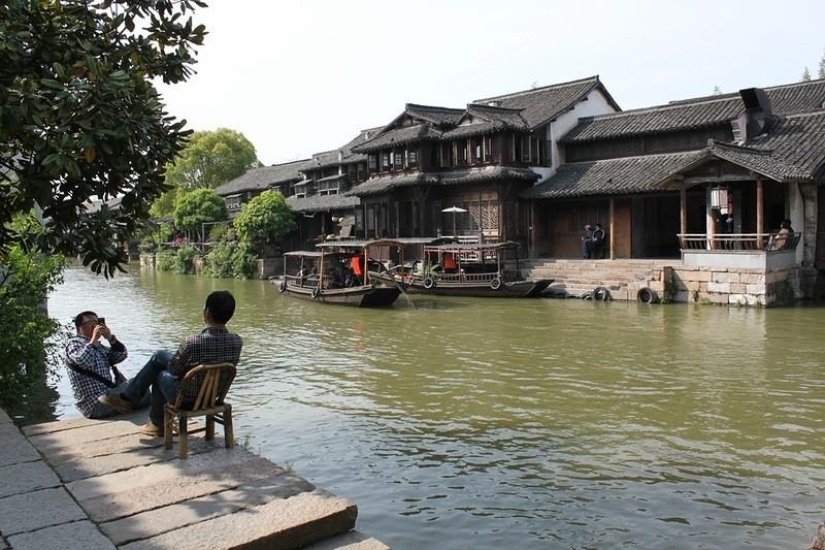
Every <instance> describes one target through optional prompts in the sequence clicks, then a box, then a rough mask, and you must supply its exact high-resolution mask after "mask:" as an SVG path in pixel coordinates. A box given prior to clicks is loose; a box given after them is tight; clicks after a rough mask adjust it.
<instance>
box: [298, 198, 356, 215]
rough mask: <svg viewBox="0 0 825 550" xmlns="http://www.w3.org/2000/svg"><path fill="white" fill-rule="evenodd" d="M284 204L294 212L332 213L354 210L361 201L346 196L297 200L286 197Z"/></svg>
mask: <svg viewBox="0 0 825 550" xmlns="http://www.w3.org/2000/svg"><path fill="white" fill-rule="evenodd" d="M286 203H287V204H288V205H289V207H290V208H292V210H294V211H295V212H332V211H337V210H347V209H351V208H355V207H356V206H358V205H359V204H361V199H359V198H358V197H354V196H348V195H324V196H318V195H315V196H312V197H304V198H300V199H299V198H297V197H295V196H292V197H287V199H286Z"/></svg>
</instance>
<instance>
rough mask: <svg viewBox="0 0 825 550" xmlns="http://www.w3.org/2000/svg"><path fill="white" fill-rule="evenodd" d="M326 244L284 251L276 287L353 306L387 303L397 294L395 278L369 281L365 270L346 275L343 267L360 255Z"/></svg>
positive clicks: (296, 293)
mask: <svg viewBox="0 0 825 550" xmlns="http://www.w3.org/2000/svg"><path fill="white" fill-rule="evenodd" d="M326 245H327V243H322V244H320V245H318V246H320V247H321V250H317V251H297V252H287V253H286V254H284V277H283V279H281V280H280V281H279V282H278V285H279V286H278V289H279V290H280V291H281V292H282V293H284V294H287V295H288V296H293V297H295V298H303V299H305V300H311V301H315V302H320V303H322V304H339V305H346V306H355V307H385V306H390V305H392V304H393V302H395V300H396V299H397V298H398V296H399V295H400V294H401V291H402V289H401V287H399V285H397V284H395V281H391V282H389V283H388V282H387V281H382V280H371V279H370V278H369V272H368V270H366V269H364V270H362V275H361V277H357V276H354V274H352V273H351V272H350V273H349V274H348V275H347V273H346V271H347V266H348V265H349V264H350V263H351V262H352V259H353V258H356V259H358V258H359V257H360V256H361V254H359V253H354V252H351V251H346V250H343V249H338V248H340V247H335V246H326ZM364 250H365V252H364V258H365V259H366V258H367V257H368V255H367V253H366V250H367V249H364ZM364 265H366V264H364Z"/></svg>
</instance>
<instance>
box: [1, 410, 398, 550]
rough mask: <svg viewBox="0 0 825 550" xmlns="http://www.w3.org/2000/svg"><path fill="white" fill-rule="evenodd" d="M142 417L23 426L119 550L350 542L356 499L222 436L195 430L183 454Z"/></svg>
mask: <svg viewBox="0 0 825 550" xmlns="http://www.w3.org/2000/svg"><path fill="white" fill-rule="evenodd" d="M145 416H146V412H145V411H140V412H137V413H133V414H132V415H125V416H118V417H114V419H113V420H103V421H101V420H77V421H71V422H53V423H49V424H40V425H37V426H32V427H29V428H26V429H25V433H26V435H27V436H28V440H29V441H30V442H31V444H32V445H33V446H34V448H35V449H37V451H39V453H40V454H41V455H42V456H43V458H44V459H45V461H46V462H47V463H48V464H49V465H50V466H51V467H52V469H53V470H54V472H55V473H56V474H57V477H59V482H57V483H56V484H53V485H55V489H50V490H52V491H66V492H68V494H67V495H66V498H67V499H70V500H71V501H73V502H76V503H77V504H79V505H80V508H81V509H82V510H83V512H84V513H85V515H86V516H88V518H89V519H90V520H91V521H92V522H94V524H96V525H97V526H98V527H99V529H100V532H101V533H102V534H103V535H104V536H105V537H106V538H108V539H109V541H111V543H112V544H114V545H115V546H117V547H118V548H122V549H127V550H148V549H150V548H175V549H176V550H186V549H193V550H194V549H200V548H253V547H254V548H279V549H292V548H295V549H297V548H305V547H308V546H311V545H313V544H318V543H321V542H322V541H335V540H336V539H338V540H340V541H345V540H347V539H346V538H339V537H341V536H343V535H346V534H348V533H350V531H351V530H352V529H353V528H354V527H355V521H356V517H357V515H358V511H357V507H356V506H355V504H354V503H353V502H351V501H350V500H348V499H345V498H340V497H337V496H335V495H332V494H330V493H328V492H325V491H323V490H321V489H318V488H316V487H315V486H313V485H312V484H311V483H310V482H308V481H306V480H305V479H302V478H301V477H299V476H297V475H296V474H295V473H294V472H292V471H291V470H288V469H285V468H282V467H280V466H278V465H276V464H274V463H272V462H270V461H269V460H267V459H265V458H263V457H260V456H258V455H256V454H254V453H252V452H250V451H248V450H247V449H245V448H243V447H241V446H235V447H233V448H231V449H226V448H224V446H223V441H222V440H220V439H219V438H216V439H215V440H214V441H209V442H207V441H205V440H204V439H203V438H202V434H198V435H194V436H192V437H191V440H192V441H191V446H190V453H189V455H188V458H187V459H186V460H180V459H178V458H177V449H172V450H170V451H167V450H165V449H164V448H163V440H162V439H161V438H150V437H147V436H145V435H142V434H141V433H140V432H139V426H140V424H141V423H142V422H144V421H145ZM199 436H200V437H199ZM61 484H62V485H63V486H62V487H61V486H60V485H61ZM41 492H44V491H41ZM69 495H71V497H69ZM44 498H51V499H55V498H56V497H54V496H50V495H44ZM77 519H81V518H75V521H76V520H77ZM331 543H332V542H331ZM352 543H353V544H355V543H357V544H358V545H356V546H352V548H357V549H362V550H373V549H375V550H378V549H382V548H386V547H385V546H382V545H381V543H379V542H378V541H375V540H374V539H369V538H367V537H363V539H362V540H356V539H352ZM12 548H14V544H12ZM330 548H342V549H343V548H349V547H348V546H346V545H344V542H341V544H340V545H339V546H331V547H330Z"/></svg>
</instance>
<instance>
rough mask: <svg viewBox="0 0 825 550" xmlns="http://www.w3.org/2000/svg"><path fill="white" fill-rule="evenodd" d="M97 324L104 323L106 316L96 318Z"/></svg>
mask: <svg viewBox="0 0 825 550" xmlns="http://www.w3.org/2000/svg"><path fill="white" fill-rule="evenodd" d="M97 324H98V325H105V324H106V317H98V318H97Z"/></svg>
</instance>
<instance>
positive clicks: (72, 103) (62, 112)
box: [0, 0, 206, 275]
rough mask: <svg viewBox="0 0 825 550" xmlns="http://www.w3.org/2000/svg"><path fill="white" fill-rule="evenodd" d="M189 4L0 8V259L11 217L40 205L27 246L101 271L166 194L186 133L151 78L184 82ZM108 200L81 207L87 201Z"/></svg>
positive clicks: (20, 3)
mask: <svg viewBox="0 0 825 550" xmlns="http://www.w3.org/2000/svg"><path fill="white" fill-rule="evenodd" d="M205 5H206V4H205V3H204V2H202V1H201V0H128V1H127V0H59V1H58V0H49V1H47V0H43V1H31V0H6V1H4V2H2V3H0V227H2V230H0V257H2V254H3V253H7V252H8V251H9V249H10V247H11V246H12V245H13V244H14V243H15V242H17V241H18V240H19V239H20V238H21V236H20V235H19V234H17V233H16V232H15V231H14V230H13V229H11V228H9V227H8V225H9V222H10V221H11V220H12V218H13V216H14V215H16V214H18V213H26V212H29V211H30V210H31V209H32V208H34V207H35V205H37V206H38V207H39V208H41V209H42V213H43V219H44V224H45V226H46V228H47V231H44V232H42V233H41V234H40V235H39V237H38V240H37V243H36V244H37V247H38V249H39V250H42V251H47V252H60V253H64V254H66V255H75V254H80V255H81V256H82V258H83V261H84V263H85V264H87V265H90V266H91V268H92V269H93V270H94V271H96V272H98V273H99V272H100V271H101V270H104V272H105V274H106V275H111V274H113V273H114V271H115V269H119V268H120V265H121V264H122V263H123V262H125V261H126V257H125V255H124V254H123V252H122V251H121V250H120V249H119V248H117V247H111V246H108V245H107V243H111V242H114V241H126V240H128V238H129V237H131V236H132V235H133V234H134V232H135V230H136V228H137V226H138V223H139V222H140V220H142V219H145V218H146V217H148V209H149V205H150V204H151V203H152V201H154V199H156V198H157V197H158V196H160V194H161V193H162V192H163V191H164V190H166V186H165V185H164V170H165V167H166V165H167V163H169V162H171V161H172V160H173V159H174V158H175V157H176V155H177V154H178V153H179V152H180V151H181V148H182V146H183V139H184V138H185V137H186V136H187V135H188V134H189V133H190V132H189V131H187V130H185V129H184V122H183V121H177V120H176V119H175V118H174V117H172V116H170V115H169V114H167V113H166V112H165V111H164V105H163V103H162V101H161V98H160V96H159V94H158V92H157V90H156V89H155V88H154V86H153V85H152V83H151V81H152V80H153V79H155V78H158V79H161V80H162V81H163V82H165V83H176V82H181V81H185V80H187V79H188V78H189V77H190V75H191V74H192V66H193V64H194V63H195V58H194V48H195V47H196V46H198V45H200V44H202V42H203V39H204V36H205V34H206V31H205V29H204V27H203V26H195V25H193V22H192V18H191V13H192V10H193V9H194V8H196V7H204V6H205ZM115 197H119V198H120V206H119V209H117V210H110V209H100V210H97V211H89V210H88V209H87V208H86V206H87V203H88V201H89V200H90V199H101V200H109V199H113V198H115Z"/></svg>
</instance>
